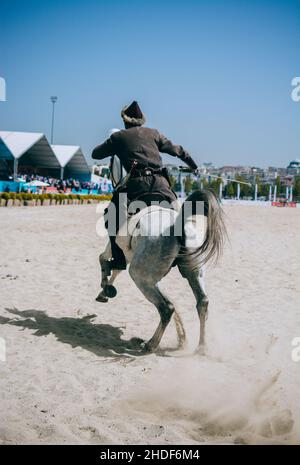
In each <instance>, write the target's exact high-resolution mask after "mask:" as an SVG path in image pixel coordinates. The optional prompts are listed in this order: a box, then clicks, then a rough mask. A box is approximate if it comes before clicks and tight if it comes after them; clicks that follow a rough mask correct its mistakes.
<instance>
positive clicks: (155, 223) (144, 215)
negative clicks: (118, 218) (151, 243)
mask: <svg viewBox="0 0 300 465" xmlns="http://www.w3.org/2000/svg"><path fill="white" fill-rule="evenodd" d="M150 215H151V218H150ZM177 215H178V212H177V211H176V210H172V209H171V208H163V207H161V206H159V205H151V206H148V207H146V208H143V209H142V210H141V211H139V212H138V213H135V214H134V215H132V216H131V217H129V219H128V224H124V225H123V226H122V227H121V228H120V230H119V232H118V234H117V237H116V243H117V245H118V246H119V247H120V248H121V249H122V250H123V252H124V254H125V256H126V258H127V261H131V258H132V255H131V254H132V252H131V244H132V241H133V239H134V238H135V237H137V236H139V235H147V234H148V235H149V233H150V235H151V236H157V235H160V234H163V233H164V231H166V229H167V228H169V227H170V226H172V225H173V224H174V222H175V220H176V218H177Z"/></svg>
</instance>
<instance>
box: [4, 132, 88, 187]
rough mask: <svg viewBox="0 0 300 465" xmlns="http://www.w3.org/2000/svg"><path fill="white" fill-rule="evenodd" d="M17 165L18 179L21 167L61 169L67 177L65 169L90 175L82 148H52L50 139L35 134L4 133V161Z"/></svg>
mask: <svg viewBox="0 0 300 465" xmlns="http://www.w3.org/2000/svg"><path fill="white" fill-rule="evenodd" d="M1 158H2V159H5V160H13V161H14V178H15V179H16V177H17V170H18V164H19V163H22V164H27V165H35V166H37V167H40V168H46V169H57V170H60V172H61V176H62V175H63V170H64V168H67V169H68V170H69V171H70V172H72V173H74V174H87V173H89V172H90V169H89V166H88V164H87V161H86V159H85V157H84V155H83V153H82V150H81V148H80V147H79V146H73V145H52V146H51V145H50V144H49V142H48V140H47V138H46V136H45V135H44V134H42V133H35V132H18V131H0V159H1Z"/></svg>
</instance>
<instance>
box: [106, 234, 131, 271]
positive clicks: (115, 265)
mask: <svg viewBox="0 0 300 465" xmlns="http://www.w3.org/2000/svg"><path fill="white" fill-rule="evenodd" d="M110 244H111V253H112V259H111V260H109V262H108V263H109V266H110V270H126V266H127V263H126V258H125V255H124V253H123V250H122V249H120V247H119V246H118V245H117V244H116V238H115V236H110Z"/></svg>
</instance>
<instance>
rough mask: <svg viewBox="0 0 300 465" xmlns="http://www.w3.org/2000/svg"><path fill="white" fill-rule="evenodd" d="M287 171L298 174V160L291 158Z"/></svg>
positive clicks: (299, 165) (299, 163)
mask: <svg viewBox="0 0 300 465" xmlns="http://www.w3.org/2000/svg"><path fill="white" fill-rule="evenodd" d="M287 172H288V173H289V174H300V160H299V159H296V160H292V161H291V162H290V164H289V166H288V167H287Z"/></svg>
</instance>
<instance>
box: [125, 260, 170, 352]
mask: <svg viewBox="0 0 300 465" xmlns="http://www.w3.org/2000/svg"><path fill="white" fill-rule="evenodd" d="M129 273H130V276H131V277H132V279H133V281H134V282H135V284H136V285H137V287H138V288H139V289H140V291H141V292H142V293H143V294H144V296H145V297H146V299H147V300H149V302H151V303H153V304H154V305H155V306H156V308H157V310H158V312H159V315H160V322H159V325H158V327H157V328H156V330H155V332H154V334H153V336H152V337H151V338H150V339H149V341H147V342H146V343H144V344H143V349H144V350H145V351H147V352H153V351H154V350H155V349H156V348H157V347H158V345H159V343H160V341H161V338H162V336H163V334H164V332H165V329H166V327H167V326H168V324H169V322H170V319H171V317H172V315H173V313H174V311H175V308H174V305H173V304H172V302H170V300H169V299H168V298H167V297H166V296H164V295H163V293H162V292H161V291H160V289H159V288H158V285H157V283H148V282H146V280H144V279H142V278H141V276H140V274H139V273H138V270H135V269H134V268H132V266H131V267H130V268H129Z"/></svg>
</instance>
